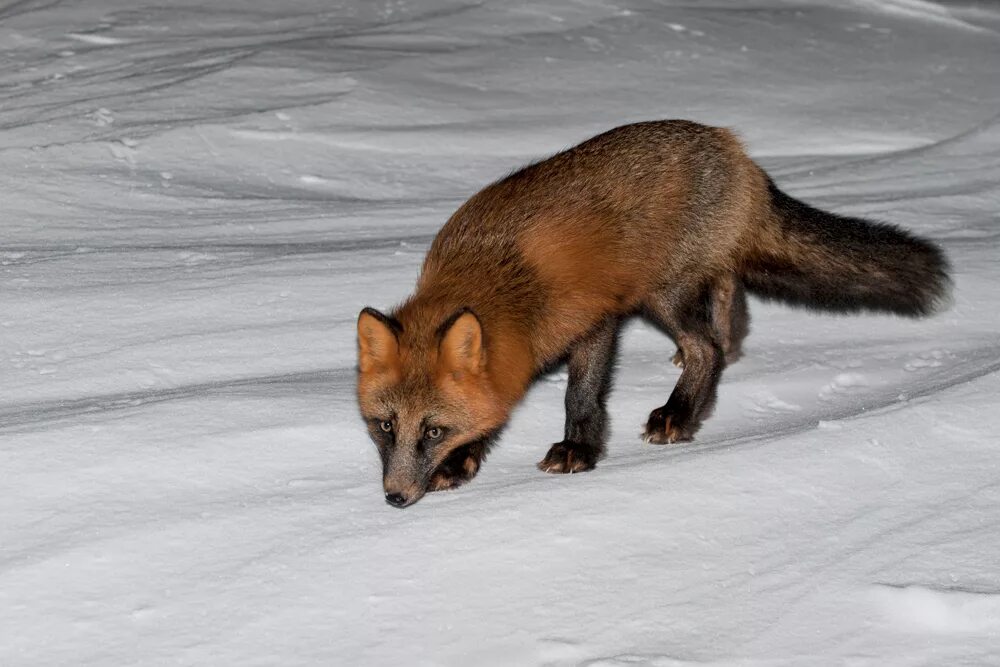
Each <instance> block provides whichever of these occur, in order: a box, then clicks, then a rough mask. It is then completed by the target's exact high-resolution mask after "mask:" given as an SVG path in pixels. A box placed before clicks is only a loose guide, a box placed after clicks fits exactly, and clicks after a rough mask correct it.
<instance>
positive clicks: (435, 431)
mask: <svg viewBox="0 0 1000 667" xmlns="http://www.w3.org/2000/svg"><path fill="white" fill-rule="evenodd" d="M441 433H442V431H441V429H440V428H438V427H437V426H432V427H430V428H429V429H427V431H425V432H424V435H426V436H427V439H428V440H437V439H438V438H440V437H441Z"/></svg>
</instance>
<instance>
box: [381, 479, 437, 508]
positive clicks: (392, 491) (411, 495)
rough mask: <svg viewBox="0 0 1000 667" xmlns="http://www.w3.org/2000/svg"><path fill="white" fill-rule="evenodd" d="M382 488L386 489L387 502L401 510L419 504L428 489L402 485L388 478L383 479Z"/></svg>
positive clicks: (421, 486) (417, 485)
mask: <svg viewBox="0 0 1000 667" xmlns="http://www.w3.org/2000/svg"><path fill="white" fill-rule="evenodd" d="M382 488H383V489H385V502H387V503H389V504H390V505H392V506H393V507H399V508H400V509H402V508H404V507H408V506H410V505H412V504H413V503H415V502H417V501H418V500H420V499H421V498H423V497H424V493H426V492H427V489H426V488H425V487H424V486H423V485H421V484H413V483H411V484H406V483H403V484H400V483H398V482H396V481H394V480H390V479H389V478H388V477H386V478H383V480H382Z"/></svg>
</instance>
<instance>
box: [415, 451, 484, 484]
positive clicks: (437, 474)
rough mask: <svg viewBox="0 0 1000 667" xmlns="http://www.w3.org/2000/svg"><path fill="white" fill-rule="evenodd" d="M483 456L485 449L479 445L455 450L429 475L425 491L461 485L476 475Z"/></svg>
mask: <svg viewBox="0 0 1000 667" xmlns="http://www.w3.org/2000/svg"><path fill="white" fill-rule="evenodd" d="M485 456H486V451H485V449H484V448H483V447H482V446H481V445H472V446H469V447H462V448H460V449H457V450H455V451H454V452H452V454H451V455H449V456H448V458H446V459H445V460H444V462H443V463H442V464H441V465H439V466H438V469H437V470H435V471H434V474H433V475H431V479H430V481H429V482H427V491H444V490H446V489H454V488H455V487H458V486H462V485H463V484H465V483H466V482H468V481H469V480H471V479H472V478H473V477H475V476H476V473H478V472H479V466H480V465H481V464H482V462H483V458H484V457H485Z"/></svg>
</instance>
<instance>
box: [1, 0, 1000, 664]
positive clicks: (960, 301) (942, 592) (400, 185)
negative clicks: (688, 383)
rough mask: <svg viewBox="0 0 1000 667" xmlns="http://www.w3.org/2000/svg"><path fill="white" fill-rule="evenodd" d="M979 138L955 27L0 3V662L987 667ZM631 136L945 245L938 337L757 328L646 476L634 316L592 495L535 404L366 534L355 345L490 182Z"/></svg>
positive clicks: (990, 118)
mask: <svg viewBox="0 0 1000 667" xmlns="http://www.w3.org/2000/svg"><path fill="white" fill-rule="evenodd" d="M168 5H169V6H168ZM998 112H1000V6H998V5H997V4H995V3H987V2H978V3H977V2H973V1H969V2H964V3H955V4H952V3H948V4H936V3H931V2H925V1H923V0H894V1H889V2H875V1H873V0H857V1H854V2H842V3H823V2H808V1H798V2H784V1H782V0H761V1H760V2H755V3H741V2H732V1H717V2H711V3H700V2H699V3H689V2H673V1H667V2H658V3H647V2H639V1H638V0H618V1H617V2H604V1H599V0H581V1H577V2H554V1H543V2H499V1H498V2H486V3H484V2H469V1H447V2H445V1H433V2H431V1H428V2H418V1H417V0H402V1H394V2H366V1H363V0H345V1H343V2H327V1H320V0H305V1H302V2H286V1H284V0H283V1H282V2H275V1H274V0H268V1H264V0H256V1H247V2H234V1H227V2H223V1H214V0H212V1H210V2H206V1H202V2H171V3H152V2H145V1H142V2H133V1H129V0H117V1H105V0H100V1H98V0H91V1H86V2H71V1H69V0H21V1H13V0H4V1H3V2H2V3H0V664H2V665H133V664H142V665H166V664H170V665H319V664H322V665H334V664H338V665H339V664H343V665H368V664H372V665H438V664H442V665H469V664H476V665H592V666H597V665H601V666H615V665H656V666H666V665H691V664H710V665H834V664H837V665H841V664H843V665H853V666H862V665H872V666H876V665H997V664H1000V372H998V371H1000V334H998V330H1000V326H998V322H1000V314H998V310H1000V264H998V257H1000V116H998ZM651 118H691V119H694V120H698V121H702V122H705V123H711V124H720V125H726V126H731V127H734V128H736V129H738V130H739V131H740V132H741V134H742V135H743V137H744V138H745V140H746V142H747V145H748V147H749V149H750V151H751V153H752V154H753V155H754V156H755V157H756V158H757V159H758V160H759V161H760V162H761V163H762V164H763V165H764V166H765V167H766V168H767V169H768V170H769V171H770V172H771V173H772V175H773V176H774V177H775V179H776V180H777V181H778V182H779V184H780V185H781V186H782V187H783V188H784V189H785V190H787V191H788V192H790V193H792V194H793V195H796V196H798V197H800V198H803V199H805V200H807V201H809V202H810V203H813V204H816V205H820V206H823V207H825V208H829V209H832V210H835V211H837V212H841V213H846V214H852V215H865V216H870V217H875V218H879V219H884V220H889V221H892V222H895V223H898V224H900V225H902V226H905V227H907V228H909V229H912V230H914V231H917V232H919V233H921V234H924V235H926V236H929V237H931V238H934V239H936V240H937V241H939V242H940V243H941V244H942V245H943V246H944V248H945V249H946V251H947V253H948V255H949V256H950V258H951V260H952V262H953V264H954V269H955V292H954V300H953V304H952V305H951V307H950V309H948V310H946V311H945V312H943V313H942V314H940V315H938V316H936V317H934V318H932V319H928V320H921V321H909V320H902V319H897V318H892V317H888V316H866V317H832V316H822V315H816V314H810V313H805V312H802V311H795V310H792V309H788V308H784V307H781V306H776V305H765V304H762V303H760V302H756V301H755V302H753V303H752V315H753V320H754V321H753V328H752V333H751V335H750V337H749V339H748V341H747V346H746V349H747V355H746V357H745V358H744V359H743V360H742V361H740V362H739V363H738V364H736V365H734V366H732V367H731V368H730V369H728V370H727V372H726V375H725V377H724V381H723V383H722V386H721V390H720V396H719V402H718V409H717V411H716V414H715V416H714V417H713V418H712V419H711V420H710V421H709V422H708V423H707V424H706V426H705V427H704V429H703V430H702V431H701V433H700V434H699V438H698V441H697V442H695V443H692V444H687V445H683V446H673V447H656V446H645V445H643V444H642V443H641V442H640V440H639V437H638V434H639V431H640V429H641V425H642V423H643V420H644V418H645V417H646V415H647V414H648V412H649V410H650V409H652V408H653V407H656V406H658V405H660V404H662V403H663V401H664V400H665V398H666V396H667V395H668V393H669V391H670V389H671V387H672V385H673V383H674V381H675V380H676V378H677V376H678V373H679V371H678V370H677V369H675V368H673V367H672V366H671V365H670V363H669V359H670V356H671V355H672V354H673V352H674V346H673V344H672V343H671V342H670V341H669V340H667V339H666V338H664V337H663V336H662V335H661V334H659V333H657V332H656V331H654V330H653V329H652V328H649V327H647V326H645V325H643V324H641V323H636V324H634V325H633V326H631V327H630V328H629V330H628V332H627V335H626V337H625V341H624V345H623V349H622V351H621V356H620V364H619V366H620V367H619V372H618V379H617V383H616V388H615V390H614V392H613V394H612V396H611V399H610V406H611V412H612V415H613V420H614V429H613V437H612V440H611V443H610V447H609V456H608V458H607V459H606V460H605V461H604V462H603V463H602V464H601V465H600V466H599V467H598V469H597V470H596V471H594V472H591V473H587V474H585V475H573V476H565V477H558V476H550V475H545V474H543V473H541V472H539V471H537V470H536V469H535V467H534V463H535V462H536V461H537V460H538V459H540V458H541V457H542V455H543V454H544V453H545V451H546V449H547V447H548V445H549V444H551V443H552V442H554V441H556V440H559V439H561V434H562V419H563V416H562V392H563V390H564V388H565V375H564V374H563V373H561V372H558V371H557V372H556V373H554V374H552V375H549V376H547V377H545V378H543V379H542V380H540V381H539V382H538V384H537V385H536V386H535V388H534V389H533V390H532V391H531V392H530V393H529V395H528V396H527V398H526V400H525V401H524V403H523V405H522V406H521V407H520V408H519V409H518V411H517V412H516V413H515V415H514V417H513V420H512V421H511V423H510V426H509V428H508V429H507V431H506V432H505V433H504V436H503V438H502V440H501V442H500V445H499V446H498V447H497V448H496V449H495V450H494V453H493V455H492V456H491V457H490V460H489V461H488V462H487V464H486V465H485V466H484V468H483V471H482V473H481V474H480V475H479V477H478V478H477V479H476V480H475V481H474V482H473V483H471V484H469V485H467V486H465V487H463V488H462V489H460V490H457V491H454V492H449V493H439V494H432V495H430V496H427V497H426V498H424V499H423V500H422V501H421V502H420V503H418V504H417V505H415V506H413V507H412V508H409V509H407V510H405V511H399V510H396V509H393V508H391V507H389V506H387V505H386V504H385V502H384V500H383V498H382V489H381V479H380V466H379V463H378V457H377V455H376V452H375V449H374V447H373V446H372V445H371V444H370V442H369V441H368V439H367V437H366V434H365V432H364V430H363V428H362V424H361V422H360V419H359V418H358V416H357V408H356V404H355V398H354V377H355V369H354V365H355V338H354V336H355V328H354V326H355V319H356V316H357V312H358V311H359V310H360V308H361V307H362V306H364V305H373V306H377V307H383V308H387V307H390V306H391V305H392V304H394V303H396V302H398V301H399V300H401V299H402V298H403V297H405V296H406V295H407V294H408V293H409V291H410V290H411V288H412V285H413V281H414V279H415V277H416V275H417V272H418V269H419V266H420V262H421V260H422V256H423V253H424V251H425V250H426V248H427V246H428V244H429V241H430V239H431V238H432V235H433V234H434V232H435V230H436V229H437V228H438V227H439V226H440V225H441V224H442V223H443V222H444V221H445V220H446V219H447V217H448V215H449V214H450V213H451V212H452V211H453V210H454V209H455V208H456V207H457V206H458V204H459V203H461V201H462V200H464V199H465V198H466V197H468V196H469V195H471V194H472V193H473V192H475V191H476V190H477V189H479V188H480V187H482V186H483V185H485V184H486V183H487V182H489V181H490V180H492V179H495V178H497V177H499V176H501V175H503V174H505V173H507V172H508V171H510V170H511V169H513V168H515V167H517V166H518V165H520V164H522V163H524V162H526V161H529V160H531V159H534V158H537V157H540V156H544V155H547V154H551V153H553V152H555V151H558V150H560V149H562V148H565V147H567V146H569V145H572V144H573V143H576V142H578V141H580V140H583V139H585V138H587V137H589V136H591V135H593V134H595V133H597V132H599V131H602V130H605V129H608V128H610V127H613V126H616V125H619V124H622V123H625V122H628V121H633V120H639V119H651Z"/></svg>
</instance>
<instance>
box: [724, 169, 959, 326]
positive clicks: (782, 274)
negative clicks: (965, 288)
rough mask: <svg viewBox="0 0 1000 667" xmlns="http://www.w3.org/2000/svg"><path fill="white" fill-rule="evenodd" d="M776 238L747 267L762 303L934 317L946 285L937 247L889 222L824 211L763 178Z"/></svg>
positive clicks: (745, 275) (749, 286)
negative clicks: (772, 302) (762, 299)
mask: <svg viewBox="0 0 1000 667" xmlns="http://www.w3.org/2000/svg"><path fill="white" fill-rule="evenodd" d="M768 185H769V188H768V189H769V191H770V197H771V211H772V224H771V225H769V226H768V227H769V228H770V230H771V235H772V236H773V238H769V239H762V241H763V243H761V244H759V245H758V246H757V249H756V250H755V251H754V252H753V253H752V254H751V256H750V257H749V258H748V261H747V262H746V264H745V265H744V271H743V281H744V284H745V285H746V287H747V289H749V290H750V291H751V292H753V293H754V294H757V295H758V296H761V297H763V298H765V299H776V300H780V301H784V302H787V303H791V304H793V305H799V306H806V307H809V308H817V309H822V310H832V311H837V312H845V313H846V312H857V311H864V310H872V311H887V312H891V313H896V314H899V315H907V316H910V317H917V316H920V315H926V314H928V313H930V312H932V311H933V310H934V309H935V307H936V306H937V305H938V304H939V303H940V302H941V301H943V300H944V299H945V298H946V296H947V294H948V289H949V286H950V281H949V278H948V262H947V260H946V259H945V257H944V253H942V252H941V249H940V248H938V247H937V246H936V245H934V244H933V243H931V242H929V241H925V240H923V239H921V238H918V237H916V236H913V235H912V234H910V233H908V232H906V231H903V230H901V229H899V228H897V227H894V226H893V225H888V224H884V223H880V222H870V221H868V220H863V219H861V218H851V217H846V216H841V215H835V214H833V213H827V212H826V211H821V210H819V209H816V208H813V207H812V206H809V205H808V204H805V203H803V202H801V201H799V200H797V199H795V198H793V197H790V196H789V195H787V194H785V193H784V192H782V191H781V190H779V189H778V188H777V186H775V184H774V183H773V182H771V181H770V179H769V180H768Z"/></svg>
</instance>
